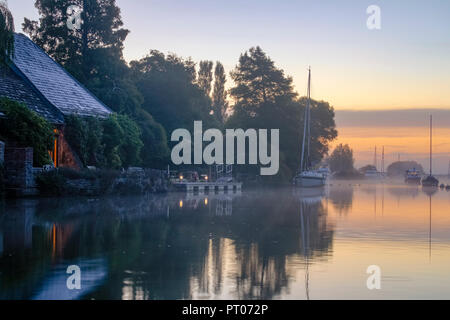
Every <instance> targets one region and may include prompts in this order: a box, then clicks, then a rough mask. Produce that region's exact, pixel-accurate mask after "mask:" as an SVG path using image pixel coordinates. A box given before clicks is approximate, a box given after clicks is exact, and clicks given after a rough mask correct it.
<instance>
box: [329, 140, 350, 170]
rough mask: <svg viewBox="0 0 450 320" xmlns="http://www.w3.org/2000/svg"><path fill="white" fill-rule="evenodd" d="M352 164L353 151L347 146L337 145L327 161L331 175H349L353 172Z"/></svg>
mask: <svg viewBox="0 0 450 320" xmlns="http://www.w3.org/2000/svg"><path fill="white" fill-rule="evenodd" d="M354 163H355V160H354V158H353V150H352V149H351V148H350V146H349V145H348V144H345V145H344V144H340V145H338V146H337V147H336V148H335V149H334V151H333V152H332V153H331V155H330V157H329V159H328V164H329V165H330V170H331V172H333V173H334V172H338V173H351V172H353V171H354Z"/></svg>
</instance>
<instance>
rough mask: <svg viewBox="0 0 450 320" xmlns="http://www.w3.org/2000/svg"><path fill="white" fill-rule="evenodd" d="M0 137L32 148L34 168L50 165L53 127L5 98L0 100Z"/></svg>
mask: <svg viewBox="0 0 450 320" xmlns="http://www.w3.org/2000/svg"><path fill="white" fill-rule="evenodd" d="M0 111H1V112H3V113H4V114H5V116H6V117H5V118H2V119H0V136H2V137H3V138H4V139H6V140H7V141H8V142H9V143H15V144H17V146H19V147H23V148H25V147H31V148H33V161H34V165H35V166H39V167H40V166H43V165H46V164H50V163H51V159H50V156H49V153H48V151H49V150H51V149H52V147H53V143H54V138H55V136H54V133H53V127H52V126H51V125H50V124H49V123H48V122H47V121H46V120H45V119H44V118H42V117H41V116H39V115H38V114H37V113H35V112H33V111H31V110H30V109H28V108H27V107H26V106H24V105H22V104H20V103H18V102H15V101H12V100H10V99H7V98H0Z"/></svg>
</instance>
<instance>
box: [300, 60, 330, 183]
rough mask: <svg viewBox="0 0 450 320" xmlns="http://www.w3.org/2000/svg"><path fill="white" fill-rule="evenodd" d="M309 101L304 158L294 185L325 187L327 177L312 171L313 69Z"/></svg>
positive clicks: (305, 127)
mask: <svg viewBox="0 0 450 320" xmlns="http://www.w3.org/2000/svg"><path fill="white" fill-rule="evenodd" d="M308 71H309V72H308V100H307V104H306V109H305V122H304V127H303V144H302V156H301V160H300V170H299V173H298V174H297V175H296V176H295V177H294V185H295V186H299V187H307V188H308V187H323V186H325V183H326V175H325V174H324V173H322V172H318V171H315V170H311V166H310V156H311V150H310V142H311V68H309V70H308Z"/></svg>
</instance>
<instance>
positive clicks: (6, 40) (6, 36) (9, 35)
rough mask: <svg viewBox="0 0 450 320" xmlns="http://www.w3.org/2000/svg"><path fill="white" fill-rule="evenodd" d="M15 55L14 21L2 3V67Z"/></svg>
mask: <svg viewBox="0 0 450 320" xmlns="http://www.w3.org/2000/svg"><path fill="white" fill-rule="evenodd" d="M13 55H14V19H13V16H12V14H11V12H10V11H9V10H8V8H7V7H6V5H5V4H3V3H0V67H2V66H5V65H6V63H7V61H8V59H11V58H12V56H13Z"/></svg>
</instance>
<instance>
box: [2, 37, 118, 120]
mask: <svg viewBox="0 0 450 320" xmlns="http://www.w3.org/2000/svg"><path fill="white" fill-rule="evenodd" d="M12 69H13V70H14V71H15V72H16V73H17V74H18V75H19V76H20V77H21V78H23V79H24V80H25V82H26V83H29V84H30V85H31V86H32V87H34V89H35V90H36V91H37V92H38V93H39V94H40V95H41V96H42V98H43V99H44V100H47V102H48V103H49V104H51V105H52V106H53V107H55V108H56V109H58V110H59V111H60V112H61V113H62V114H63V115H65V116H67V115H72V114H76V115H79V116H90V117H100V118H104V117H107V116H108V115H110V114H111V113H112V111H111V110H110V109H109V108H108V107H107V106H105V105H104V104H103V103H102V102H101V101H100V100H99V99H97V98H96V97H95V96H94V95H93V94H92V93H91V92H89V91H88V90H87V89H86V88H84V87H83V85H81V84H80V83H79V82H78V81H77V80H76V79H75V78H73V77H72V76H71V75H70V74H69V73H68V72H67V71H65V70H64V68H63V67H62V66H61V65H59V64H58V63H57V62H55V61H54V60H53V59H52V58H50V57H49V56H48V55H47V54H46V53H45V52H44V51H43V50H42V49H41V48H39V47H38V46H37V45H36V44H35V43H34V42H33V41H31V40H30V39H29V38H28V37H26V36H25V35H23V34H15V55H14V58H13V66H12ZM0 77H1V75H0Z"/></svg>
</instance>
